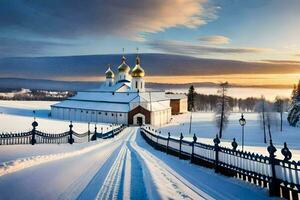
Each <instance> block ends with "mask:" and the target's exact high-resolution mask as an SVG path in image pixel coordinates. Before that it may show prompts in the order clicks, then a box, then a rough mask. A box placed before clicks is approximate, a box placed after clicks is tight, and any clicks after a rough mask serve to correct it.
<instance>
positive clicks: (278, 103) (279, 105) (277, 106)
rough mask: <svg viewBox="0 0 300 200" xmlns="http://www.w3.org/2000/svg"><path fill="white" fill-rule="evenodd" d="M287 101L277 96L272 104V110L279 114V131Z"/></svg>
mask: <svg viewBox="0 0 300 200" xmlns="http://www.w3.org/2000/svg"><path fill="white" fill-rule="evenodd" d="M287 102H288V99H284V98H282V97H279V96H277V97H276V98H275V102H274V110H275V111H276V112H278V113H279V116H280V131H282V123H283V112H284V111H285V110H286V108H287Z"/></svg>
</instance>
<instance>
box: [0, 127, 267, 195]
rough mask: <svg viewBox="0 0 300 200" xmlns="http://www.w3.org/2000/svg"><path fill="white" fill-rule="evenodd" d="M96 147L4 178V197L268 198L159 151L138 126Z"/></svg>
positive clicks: (1, 178)
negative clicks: (141, 133)
mask: <svg viewBox="0 0 300 200" xmlns="http://www.w3.org/2000/svg"><path fill="white" fill-rule="evenodd" d="M91 146H93V148H91V147H87V148H90V149H89V150H81V151H80V153H77V154H71V155H70V156H65V157H63V158H61V159H57V160H55V159H54V160H50V161H48V162H45V163H36V164H33V165H32V166H30V167H27V168H20V169H19V170H17V171H12V172H11V173H9V174H5V175H2V176H0V192H1V195H0V199H139V200H140V199H268V196H267V191H266V190H263V189H260V188H258V187H255V186H253V185H250V184H247V183H243V182H241V181H239V180H235V179H232V178H228V177H224V176H220V175H217V174H214V172H213V171H212V170H209V169H206V168H202V167H199V166H196V165H192V164H190V163H189V162H188V161H183V160H179V159H178V158H176V157H172V156H170V155H166V154H165V153H162V152H159V151H156V150H154V149H153V148H152V147H150V146H149V145H148V144H147V143H146V142H145V141H144V140H143V138H142V137H141V135H140V134H139V129H138V128H134V127H132V128H126V129H125V130H124V131H123V133H121V134H120V135H118V136H117V137H116V138H113V139H109V140H105V141H103V142H100V143H94V144H91ZM0 148H1V147H0Z"/></svg>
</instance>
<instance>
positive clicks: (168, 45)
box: [146, 40, 271, 55]
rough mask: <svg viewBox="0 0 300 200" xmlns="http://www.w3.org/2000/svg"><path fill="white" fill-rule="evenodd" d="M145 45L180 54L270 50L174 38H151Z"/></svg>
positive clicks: (238, 52) (243, 52) (240, 52)
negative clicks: (211, 44) (209, 44)
mask: <svg viewBox="0 0 300 200" xmlns="http://www.w3.org/2000/svg"><path fill="white" fill-rule="evenodd" d="M146 44H147V45H149V46H150V47H151V48H153V49H156V50H160V51H163V52H167V53H174V54H181V55H200V54H201V55H208V54H246V53H262V52H266V51H270V50H271V49H266V48H229V47H228V48H225V47H212V46H205V45H196V44H192V43H189V42H183V41H175V40H153V41H147V42H146Z"/></svg>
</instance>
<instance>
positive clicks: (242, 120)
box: [239, 113, 246, 151]
mask: <svg viewBox="0 0 300 200" xmlns="http://www.w3.org/2000/svg"><path fill="white" fill-rule="evenodd" d="M239 123H240V125H241V127H242V151H244V127H245V125H246V119H245V118H244V114H243V113H242V116H241V119H239Z"/></svg>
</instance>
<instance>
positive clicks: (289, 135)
mask: <svg viewBox="0 0 300 200" xmlns="http://www.w3.org/2000/svg"><path fill="white" fill-rule="evenodd" d="M240 117H241V114H240V113H231V115H230V117H229V123H228V126H227V128H226V129H225V131H224V133H223V139H222V140H221V145H222V146H227V147H231V142H232V139H233V138H236V141H237V142H238V144H239V148H241V143H242V142H241V138H242V137H241V136H242V131H241V126H240V125H239V122H238V120H239V119H240ZM244 117H245V119H246V120H247V123H246V126H245V145H246V147H245V150H247V151H251V152H257V153H262V154H265V155H268V153H267V149H266V147H267V144H264V143H263V130H262V128H261V124H260V121H259V114H258V113H244ZM283 119H284V122H283V131H282V132H280V129H279V126H278V125H277V126H276V125H274V126H273V127H272V129H271V130H272V137H273V143H274V144H275V145H276V147H277V148H278V151H277V155H278V156H281V155H280V150H281V148H282V146H283V143H284V142H287V144H288V147H289V148H291V149H292V153H293V159H295V160H300V143H299V141H300V129H299V128H295V127H291V126H289V125H288V122H287V120H286V116H284V118H283ZM189 122H190V113H186V114H182V115H177V116H173V119H172V121H171V123H170V124H168V125H166V126H163V127H160V128H159V127H156V128H157V129H158V130H160V131H161V134H162V135H167V134H168V132H170V133H171V136H173V137H178V136H179V135H180V133H182V134H183V135H184V137H185V139H189V140H191V137H192V136H193V134H194V133H195V134H196V135H197V137H198V141H199V142H203V143H207V144H213V142H212V140H213V138H214V137H215V136H216V134H217V133H218V129H217V127H216V125H215V121H214V113H201V112H196V113H193V115H192V122H193V123H192V129H191V130H192V131H191V133H192V134H189ZM267 139H268V137H267ZM268 140H269V139H268Z"/></svg>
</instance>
